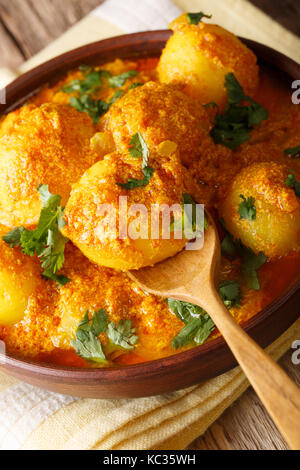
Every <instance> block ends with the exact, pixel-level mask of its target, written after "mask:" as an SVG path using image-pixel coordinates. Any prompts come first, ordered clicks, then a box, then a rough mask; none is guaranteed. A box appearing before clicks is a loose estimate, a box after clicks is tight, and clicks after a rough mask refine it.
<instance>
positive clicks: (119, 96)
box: [108, 90, 125, 106]
mask: <svg viewBox="0 0 300 470" xmlns="http://www.w3.org/2000/svg"><path fill="white" fill-rule="evenodd" d="M124 94H125V91H124V90H117V91H116V92H115V93H114V95H113V97H112V98H111V99H110V100H109V103H108V104H109V106H110V105H111V104H113V103H114V102H115V101H116V100H117V99H118V98H121V97H122V96H123V95H124Z"/></svg>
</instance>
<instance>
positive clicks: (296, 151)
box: [284, 145, 300, 158]
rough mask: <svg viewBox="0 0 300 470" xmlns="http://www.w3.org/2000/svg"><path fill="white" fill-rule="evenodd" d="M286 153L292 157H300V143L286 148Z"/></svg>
mask: <svg viewBox="0 0 300 470" xmlns="http://www.w3.org/2000/svg"><path fill="white" fill-rule="evenodd" d="M284 153H285V154H286V155H288V156H289V157H291V158H300V145H297V147H290V148H288V149H285V151H284Z"/></svg>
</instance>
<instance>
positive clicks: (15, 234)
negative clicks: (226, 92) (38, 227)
mask: <svg viewBox="0 0 300 470" xmlns="http://www.w3.org/2000/svg"><path fill="white" fill-rule="evenodd" d="M24 230H25V229H24V227H16V228H13V229H12V230H11V231H10V232H8V233H7V234H6V235H4V236H3V237H2V240H3V241H5V243H7V244H8V245H9V246H10V248H14V247H16V246H20V243H21V236H22V232H23V231H24Z"/></svg>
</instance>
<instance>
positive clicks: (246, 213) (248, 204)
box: [238, 194, 256, 220]
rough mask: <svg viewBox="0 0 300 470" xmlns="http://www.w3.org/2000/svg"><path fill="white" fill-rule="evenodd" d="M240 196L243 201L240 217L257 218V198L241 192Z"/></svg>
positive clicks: (240, 206)
mask: <svg viewBox="0 0 300 470" xmlns="http://www.w3.org/2000/svg"><path fill="white" fill-rule="evenodd" d="M240 198H241V199H243V201H242V202H241V203H240V204H239V211H238V212H239V214H240V219H246V220H255V219H256V207H255V205H254V203H255V199H254V197H248V198H247V199H246V198H245V196H243V195H242V194H240Z"/></svg>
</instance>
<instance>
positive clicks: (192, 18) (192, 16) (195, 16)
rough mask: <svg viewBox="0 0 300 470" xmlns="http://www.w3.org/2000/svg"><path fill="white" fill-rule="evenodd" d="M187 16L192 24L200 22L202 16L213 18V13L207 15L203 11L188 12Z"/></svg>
mask: <svg viewBox="0 0 300 470" xmlns="http://www.w3.org/2000/svg"><path fill="white" fill-rule="evenodd" d="M186 17H187V19H188V21H189V23H190V24H199V23H200V21H202V18H211V17H212V15H206V14H205V13H203V12H202V11H199V13H187V14H186Z"/></svg>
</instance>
